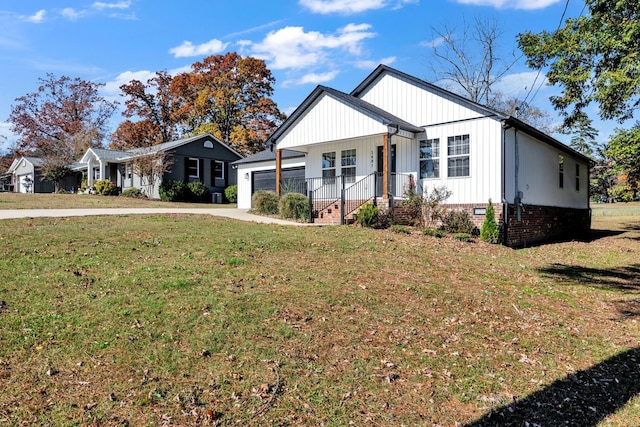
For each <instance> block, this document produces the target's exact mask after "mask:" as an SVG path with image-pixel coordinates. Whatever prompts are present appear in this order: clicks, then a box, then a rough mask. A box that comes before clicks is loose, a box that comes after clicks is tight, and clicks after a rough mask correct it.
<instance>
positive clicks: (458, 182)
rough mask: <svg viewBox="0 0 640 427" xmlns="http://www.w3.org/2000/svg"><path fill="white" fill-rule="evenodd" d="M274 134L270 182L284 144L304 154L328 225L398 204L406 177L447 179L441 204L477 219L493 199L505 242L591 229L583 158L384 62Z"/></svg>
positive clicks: (322, 91) (325, 93)
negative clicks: (378, 205) (383, 203)
mask: <svg viewBox="0 0 640 427" xmlns="http://www.w3.org/2000/svg"><path fill="white" fill-rule="evenodd" d="M271 142H272V143H273V144H274V150H275V165H274V168H275V178H276V182H282V174H283V171H284V170H285V167H286V165H287V160H286V157H285V156H283V153H285V150H287V151H288V152H291V151H294V152H298V153H301V154H304V155H305V179H306V183H307V186H306V190H307V193H308V195H309V196H310V197H311V198H312V201H313V206H314V210H315V211H316V212H315V216H316V221H324V222H335V221H336V215H335V211H340V216H338V217H337V218H339V219H340V218H342V219H343V220H344V217H345V215H349V213H350V212H351V211H353V210H354V209H357V206H359V205H360V204H361V203H364V202H367V201H368V200H371V199H374V198H377V197H380V198H382V199H383V200H387V201H389V200H393V201H394V204H395V205H396V206H398V201H399V199H401V198H402V197H403V194H404V192H405V191H406V189H407V187H408V185H409V183H410V182H412V181H413V182H415V183H416V184H417V187H418V188H422V189H424V191H430V190H432V189H433V188H435V187H442V186H444V187H446V188H447V189H448V190H449V191H451V193H452V195H451V197H450V198H449V199H448V200H447V204H449V205H450V207H451V208H456V209H466V210H467V211H468V212H469V213H470V214H471V216H472V219H473V220H474V222H476V224H478V225H480V224H481V223H482V221H483V219H484V212H485V208H486V206H487V203H488V200H489V199H491V200H492V201H493V203H494V206H495V207H496V215H497V216H498V217H499V221H500V224H501V227H502V238H503V242H504V243H506V244H507V245H510V246H521V245H525V244H529V243H532V242H535V241H539V240H544V239H549V238H553V237H556V236H560V235H563V234H567V233H569V234H573V235H575V234H580V233H583V232H584V231H585V230H588V229H589V227H590V208H589V179H588V173H589V162H590V159H589V158H587V157H585V156H584V155H582V154H580V153H578V152H576V151H575V150H572V149H571V148H569V147H567V146H566V145H564V144H562V143H561V142H559V141H557V140H555V139H553V138H552V137H550V136H548V135H546V134H544V133H542V132H540V131H538V130H537V129H534V128H533V127H531V126H529V125H527V124H525V123H523V122H522V121H520V120H518V119H516V118H513V117H510V116H507V115H504V114H502V113H499V112H497V111H494V110H492V109H489V108H487V107H484V106H482V105H479V104H476V103H474V102H471V101H469V100H467V99H465V98H463V97H461V96H459V95H456V94H454V93H451V92H449V91H446V90H444V89H442V88H439V87H437V86H434V85H432V84H430V83H427V82H425V81H423V80H420V79H418V78H416V77H413V76H410V75H408V74H405V73H402V72H400V71H398V70H395V69H393V68H390V67H388V66H384V65H380V66H378V67H377V68H376V69H375V70H374V71H373V72H372V73H371V74H370V75H369V76H368V77H367V78H365V80H364V81H363V82H362V83H360V84H359V85H358V86H357V87H356V88H355V89H354V90H353V91H352V92H351V93H350V94H346V93H343V92H340V91H337V90H335V89H331V88H328V87H323V86H318V87H317V88H316V89H315V90H314V91H313V92H312V93H311V94H310V95H309V96H308V97H307V98H306V99H305V100H304V101H303V103H302V104H301V105H300V106H299V107H298V108H297V109H296V110H295V111H294V112H293V113H292V114H291V116H290V117H289V118H288V119H287V120H286V121H285V122H284V123H283V124H282V126H280V128H278V130H277V131H276V132H275V133H274V135H273V136H272V137H271ZM267 167H269V168H270V167H271V165H270V164H269V166H266V165H265V168H267ZM238 172H239V177H242V176H247V177H248V179H247V181H249V182H251V179H252V174H255V173H259V170H257V169H252V170H248V169H246V168H245V167H243V166H242V165H238ZM247 174H248V175H247ZM247 187H248V186H245V187H243V188H242V189H241V188H239V199H242V200H243V203H246V200H248V198H249V197H250V194H251V192H252V191H253V189H251V188H247ZM343 188H344V196H343V195H342V194H343V193H342V189H343ZM275 190H276V192H277V193H279V192H280V190H281V186H275ZM241 191H242V192H243V194H240V192H241ZM322 200H324V201H326V203H321V204H319V202H320V201H322ZM354 201H355V202H354Z"/></svg>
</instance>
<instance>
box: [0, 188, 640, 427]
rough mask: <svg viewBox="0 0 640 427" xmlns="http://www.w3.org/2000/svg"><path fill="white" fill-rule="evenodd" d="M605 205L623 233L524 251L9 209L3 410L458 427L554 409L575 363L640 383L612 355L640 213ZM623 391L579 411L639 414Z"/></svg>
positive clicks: (16, 414)
mask: <svg viewBox="0 0 640 427" xmlns="http://www.w3.org/2000/svg"><path fill="white" fill-rule="evenodd" d="M65 197H75V196H65ZM80 198H82V197H80ZM595 212H596V211H595V209H594V219H595V218H596V215H597V214H596V213H595ZM624 215H625V217H626V215H627V213H626V212H625V214H624ZM603 217H606V218H607V220H604V219H600V220H598V221H597V228H599V230H608V229H611V230H613V229H615V230H617V231H616V232H611V233H599V234H597V236H598V238H596V239H593V240H591V241H588V242H565V243H556V244H551V245H543V246H537V247H533V248H527V249H521V250H511V249H507V248H504V247H500V246H497V245H488V244H485V243H482V242H474V243H472V244H469V243H464V242H459V241H456V240H454V239H433V238H430V237H429V236H423V235H421V233H411V234H404V233H394V232H392V231H380V230H371V229H365V228H360V227H351V226H336V227H313V228H306V227H304V228H298V227H284V226H275V225H264V224H253V223H240V222H235V221H231V220H226V219H222V218H216V217H209V216H189V215H148V216H147V215H142V216H137V215H136V216H133V215H132V216H126V215H125V216H121V217H109V218H101V217H87V218H54V219H44V218H37V219H21V220H5V221H2V222H0V272H1V273H2V281H0V301H3V303H2V304H1V305H0V307H2V308H0V382H1V386H2V392H0V424H6V425H19V424H30V425H45V424H49V425H89V424H98V425H125V424H128V425H162V424H163V423H165V424H167V423H170V424H174V425H222V424H224V425H234V424H239V423H242V424H248V425H320V424H322V423H324V425H327V426H329V425H336V426H338V425H348V424H349V422H353V423H354V424H355V425H370V424H373V425H385V426H387V425H388V426H396V425H401V424H404V425H434V424H436V423H437V424H439V425H443V426H453V425H456V423H461V424H464V423H472V422H473V421H474V420H478V419H483V418H482V417H486V416H487V414H489V413H490V411H491V409H496V410H497V411H499V410H500V408H502V407H503V406H504V405H508V404H510V403H511V402H513V401H514V399H515V400H516V401H517V402H522V404H523V405H524V404H528V403H527V402H528V401H527V400H526V399H527V398H528V397H530V396H536V398H537V399H538V400H537V401H536V402H535V403H531V404H530V408H529V409H531V408H533V409H535V411H534V412H536V413H537V414H538V415H540V414H542V415H545V414H548V415H547V418H546V420H547V421H548V420H549V417H551V416H554V414H556V412H554V411H558V410H559V409H558V407H559V406H562V405H565V406H566V407H569V406H570V404H567V403H566V402H565V403H558V402H557V401H555V400H554V399H555V396H557V395H558V394H559V393H557V390H556V389H555V388H553V387H554V382H555V381H559V380H565V379H567V378H572V377H571V375H572V374H574V373H576V372H578V373H580V372H584V373H586V374H587V375H591V373H593V372H595V370H594V366H604V367H606V368H609V369H613V368H612V367H614V368H616V369H617V370H614V372H612V373H611V375H612V376H613V377H612V378H617V380H618V381H619V384H617V386H618V388H617V389H616V390H617V391H616V393H617V394H620V393H622V390H623V388H624V386H629V387H632V388H633V387H634V386H632V385H629V384H630V383H629V379H632V380H638V381H636V382H637V383H640V378H638V375H639V374H638V371H637V370H636V371H635V372H634V371H632V372H631V373H627V372H626V371H624V370H623V368H621V367H619V365H618V364H614V363H613V362H612V361H614V360H615V361H617V359H615V356H616V355H620V354H621V355H623V356H624V355H627V354H628V353H624V352H625V351H632V352H633V351H637V348H638V343H639V342H640V328H639V327H638V323H637V321H638V319H640V303H639V302H638V301H639V298H640V297H639V296H638V294H639V292H640V286H639V285H638V283H640V273H638V269H639V268H640V267H639V266H638V264H639V261H638V253H640V230H639V229H638V228H633V227H631V225H633V224H636V223H638V221H640V216H636V215H635V214H633V213H632V214H631V218H632V219H631V220H630V221H628V222H627V226H626V228H625V226H624V224H623V223H622V222H620V220H619V217H617V216H615V215H613V214H612V215H603ZM634 221H635V222H634ZM594 222H595V220H594ZM609 223H610V224H614V227H613V228H607V224H609ZM632 356H633V354H632ZM624 357H626V359H624V361H625V363H626V364H627V365H630V366H631V365H632V363H631V362H632V360H633V359H632V357H631V356H624ZM598 364H600V365H598ZM620 366H621V365H620ZM598 372H599V371H598ZM616 375H617V376H616ZM634 375H635V377H634ZM592 383H593V382H592ZM601 383H602V384H608V383H607V382H606V381H604V380H603V381H602V382H601ZM591 390H592V388H585V389H584V390H582V389H581V391H582V392H585V393H586V391H591ZM634 390H635V391H634ZM634 390H632V394H631V396H630V397H629V398H628V399H626V400H624V402H623V404H621V405H620V409H618V408H617V407H616V408H615V409H616V410H614V409H611V408H610V407H609V406H607V405H608V404H607V402H609V401H610V400H612V399H608V397H611V396H603V397H602V398H601V399H599V400H598V401H597V402H596V403H592V402H590V401H589V403H588V404H587V403H585V405H586V406H585V407H584V408H583V409H585V411H586V412H585V413H586V414H587V415H586V416H590V415H589V414H593V413H594V412H593V411H592V410H590V409H589V408H588V407H587V406H590V407H593V408H595V409H596V412H595V413H597V414H604V415H605V416H603V418H602V419H600V418H598V421H599V422H600V424H602V425H607V426H614V425H639V424H640V399H639V398H638V392H639V391H640V389H637V390H636V389H634ZM536 392H538V393H541V395H538V394H535V393H536ZM560 394H561V393H560ZM578 394H579V393H578ZM538 396H541V397H538ZM612 396H613V394H612ZM572 397H574V395H572ZM571 402H573V400H572V401H571ZM540 403H541V405H540ZM546 404H547V405H546ZM545 411H546V412H545ZM515 414H516V415H518V414H519V412H518V408H517V407H516V411H515ZM574 415H575V414H574ZM557 420H558V422H560V421H562V420H563V419H562V417H561V415H558V418H557ZM589 420H593V417H592V418H589ZM525 421H527V422H531V419H530V418H524V416H523V418H522V419H520V420H519V422H517V423H515V424H516V425H524V422H525ZM593 424H594V423H591V425H593ZM478 425H492V423H491V422H487V423H485V424H478ZM494 425H495V424H494ZM544 425H549V424H548V423H546V424H544Z"/></svg>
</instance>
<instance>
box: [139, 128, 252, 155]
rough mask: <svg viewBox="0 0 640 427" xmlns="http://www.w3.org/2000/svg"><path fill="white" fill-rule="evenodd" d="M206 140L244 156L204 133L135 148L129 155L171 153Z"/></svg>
mask: <svg viewBox="0 0 640 427" xmlns="http://www.w3.org/2000/svg"><path fill="white" fill-rule="evenodd" d="M206 138H210V139H212V140H214V141H216V142H218V143H219V144H220V145H222V146H223V147H225V148H226V149H227V150H229V151H231V152H232V153H234V154H236V155H237V156H238V157H242V154H240V153H238V152H237V151H236V150H234V149H233V148H231V147H229V146H228V145H227V144H225V143H224V142H222V141H220V140H219V139H218V138H216V137H215V136H213V135H211V134H210V133H204V134H202V135H196V136H191V137H189V138H183V139H178V140H175V141H169V142H163V143H162V144H157V145H152V146H151V147H142V148H134V149H131V150H127V154H128V156H129V157H135V156H139V155H141V154H151V153H158V152H161V151H169V150H173V149H174V148H178V147H181V146H183V145H186V144H189V143H190V142H193V141H197V140H199V139H206Z"/></svg>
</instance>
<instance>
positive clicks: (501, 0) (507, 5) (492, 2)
mask: <svg viewBox="0 0 640 427" xmlns="http://www.w3.org/2000/svg"><path fill="white" fill-rule="evenodd" d="M456 1H457V2H458V3H461V4H472V5H476V6H492V7H495V8H496V9H522V10H534V9H544V8H545V7H548V6H551V5H552V4H555V3H558V2H559V1H560V0H456Z"/></svg>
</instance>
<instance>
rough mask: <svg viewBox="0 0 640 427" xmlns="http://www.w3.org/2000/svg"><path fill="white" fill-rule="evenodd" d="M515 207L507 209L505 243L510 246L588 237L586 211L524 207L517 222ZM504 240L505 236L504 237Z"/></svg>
mask: <svg viewBox="0 0 640 427" xmlns="http://www.w3.org/2000/svg"><path fill="white" fill-rule="evenodd" d="M516 215H517V212H516V206H515V205H509V206H508V208H507V227H506V230H504V231H506V240H505V241H504V244H505V245H506V246H510V247H523V246H527V245H530V244H533V243H538V242H543V241H548V240H554V239H580V238H584V237H585V236H586V235H588V234H589V230H590V229H591V212H590V210H589V209H571V208H558V207H553V206H534V205H525V206H523V209H522V211H521V213H520V219H521V220H520V221H518V220H517V217H516ZM503 237H504V236H503Z"/></svg>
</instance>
